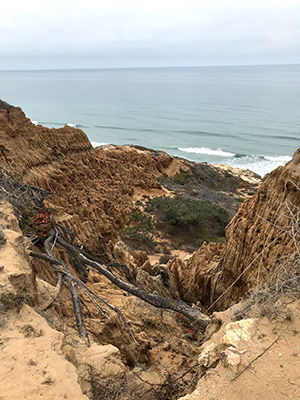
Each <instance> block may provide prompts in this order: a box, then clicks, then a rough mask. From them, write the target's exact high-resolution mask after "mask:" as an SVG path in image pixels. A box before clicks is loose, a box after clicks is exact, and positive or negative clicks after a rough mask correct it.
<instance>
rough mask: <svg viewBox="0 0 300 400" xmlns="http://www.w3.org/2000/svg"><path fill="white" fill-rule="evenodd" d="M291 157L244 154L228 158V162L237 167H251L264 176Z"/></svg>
mask: <svg viewBox="0 0 300 400" xmlns="http://www.w3.org/2000/svg"><path fill="white" fill-rule="evenodd" d="M291 159H292V158H291V157H289V156H277V157H269V156H264V157H262V156H244V157H240V158H236V157H234V158H231V159H229V160H226V164H228V165H231V166H232V167H236V168H241V169H249V170H250V171H253V172H255V173H256V174H258V175H260V176H264V175H266V174H268V173H269V172H271V171H273V169H275V168H277V167H279V166H280V165H284V164H285V163H286V162H288V161H290V160H291Z"/></svg>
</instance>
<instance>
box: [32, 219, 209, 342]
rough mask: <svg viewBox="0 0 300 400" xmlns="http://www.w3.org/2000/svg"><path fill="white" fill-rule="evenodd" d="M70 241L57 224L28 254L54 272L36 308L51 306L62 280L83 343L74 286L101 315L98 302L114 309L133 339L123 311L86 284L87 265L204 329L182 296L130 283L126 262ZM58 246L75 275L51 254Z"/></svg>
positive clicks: (84, 332) (79, 302) (200, 316)
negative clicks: (46, 297)
mask: <svg viewBox="0 0 300 400" xmlns="http://www.w3.org/2000/svg"><path fill="white" fill-rule="evenodd" d="M66 236H69V237H70V239H71V241H72V242H71V241H69V240H68V239H67V237H66ZM73 241H74V235H73V232H71V231H68V230H67V229H66V228H64V227H63V226H62V225H59V226H57V227H55V228H53V229H51V231H50V234H49V236H48V237H47V239H45V241H44V252H31V253H30V255H31V256H32V257H38V258H41V259H44V260H46V261H48V262H50V264H51V266H52V268H53V270H54V271H55V272H56V274H57V275H58V281H57V285H56V289H57V290H56V293H55V295H54V297H53V298H52V299H51V300H50V301H49V302H48V303H47V304H46V305H44V306H43V307H41V309H40V311H41V310H46V309H47V308H49V307H50V306H51V304H52V303H53V302H54V301H55V300H56V299H57V297H58V296H59V293H60V291H61V287H62V286H63V284H65V285H66V286H67V287H68V289H69V291H70V293H71V298H72V302H73V309H74V314H75V318H76V324H77V329H78V332H79V335H80V336H81V337H82V338H83V339H84V340H85V341H86V343H87V344H88V343H89V341H88V335H87V330H86V327H85V324H84V317H83V313H82V308H81V305H82V299H81V296H80V294H79V292H78V289H81V290H83V291H84V292H85V293H86V294H87V295H88V297H89V298H90V299H91V301H92V303H93V304H94V305H95V306H96V307H97V308H98V310H99V311H100V312H101V314H102V315H104V316H107V312H106V311H105V310H104V309H103V308H102V306H101V304H102V305H104V306H106V307H108V308H109V309H111V310H113V311H114V312H116V313H117V315H118V317H119V320H120V322H122V323H123V324H124V325H125V327H126V328H127V330H128V331H129V333H130V335H131V336H132V338H133V339H134V340H135V338H134V335H133V333H132V331H131V329H130V326H129V324H128V322H127V320H126V319H125V317H124V315H123V314H122V312H121V310H119V309H118V308H117V307H115V306H114V305H113V304H110V303H109V302H107V301H106V300H104V299H103V298H101V297H100V296H99V295H98V294H97V293H95V292H94V291H93V290H92V289H90V288H89V287H88V285H87V284H86V281H87V277H88V269H87V267H90V268H92V269H94V270H96V271H97V272H98V273H100V274H101V275H104V276H105V277H106V278H107V279H108V280H109V281H110V282H111V283H113V284H114V285H116V286H117V287H118V288H120V289H122V290H124V291H126V292H127V293H130V294H131V295H134V296H136V297H138V298H140V299H141V300H143V301H145V302H146V303H148V304H151V305H152V306H154V307H157V308H162V309H166V310H172V311H175V312H178V313H180V314H182V315H184V316H185V317H187V318H189V319H190V320H192V321H193V324H194V326H195V325H196V326H198V327H199V328H200V329H202V330H204V329H205V327H206V326H207V324H208V323H209V322H210V318H209V317H208V316H207V315H205V314H203V313H202V312H201V311H200V309H199V308H198V307H194V306H190V305H189V304H187V303H185V302H184V301H182V300H175V299H171V298H165V297H162V296H159V295H157V294H153V293H150V292H149V291H147V290H146V289H144V288H142V287H139V286H136V285H134V284H133V283H132V282H133V278H132V276H131V274H130V270H129V268H128V267H127V266H126V265H123V264H118V263H107V264H105V263H103V262H102V263H101V262H100V260H99V258H98V257H97V256H93V255H92V256H90V253H89V256H87V252H86V251H82V249H81V248H80V247H78V246H76V245H74V243H73ZM58 246H61V247H63V248H64V249H66V250H67V253H68V255H69V262H70V263H71V265H72V266H73V267H74V269H75V271H76V272H77V273H78V275H79V277H76V276H75V275H74V274H72V273H71V271H70V270H69V268H68V266H67V264H66V263H65V262H64V261H62V260H60V259H58V258H56V257H55V255H54V252H53V251H54V248H55V247H58ZM112 268H117V269H118V270H119V271H120V272H121V273H122V274H123V275H124V277H125V279H127V281H126V280H124V279H121V278H120V277H119V276H117V275H115V274H114V272H113V269H112Z"/></svg>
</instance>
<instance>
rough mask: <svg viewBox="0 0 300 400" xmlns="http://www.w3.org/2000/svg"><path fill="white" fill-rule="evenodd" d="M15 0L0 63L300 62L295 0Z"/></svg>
mask: <svg viewBox="0 0 300 400" xmlns="http://www.w3.org/2000/svg"><path fill="white" fill-rule="evenodd" d="M102 3H103V2H102V1H96V0H85V1H83V0H73V1H71V0H60V1H57V0H52V1H49V0H27V1H23V0H15V1H11V2H10V3H8V2H6V3H5V4H2V5H1V19H0V55H1V56H0V63H1V64H0V68H1V69H5V68H47V67H49V68H64V67H66V68H67V67H71V66H73V67H78V68H82V67H93V68H94V67H110V66H112V67H116V66H120V67H122V66H125V67H126V66H146V65H155V66H160V65H161V66H166V65H203V64H204V65H205V64H247V63H250V64H251V63H296V62H300V23H299V21H300V0H284V1H282V0H264V1H262V0H260V1H258V0H252V1H249V2H244V1H241V0H210V1H209V0H207V1H204V0H185V1H183V0H172V1H171V0H160V1H158V0H152V1H151V2H149V1H143V0H111V1H110V2H109V3H108V2H107V4H105V3H104V4H102Z"/></svg>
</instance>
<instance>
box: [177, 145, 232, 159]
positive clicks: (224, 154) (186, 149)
mask: <svg viewBox="0 0 300 400" xmlns="http://www.w3.org/2000/svg"><path fill="white" fill-rule="evenodd" d="M178 150H180V151H184V152H186V153H197V154H208V155H210V156H220V157H234V156H235V154H234V153H230V152H228V151H223V150H222V149H216V150H214V149H210V148H209V147H178Z"/></svg>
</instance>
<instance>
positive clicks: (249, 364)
mask: <svg viewBox="0 0 300 400" xmlns="http://www.w3.org/2000/svg"><path fill="white" fill-rule="evenodd" d="M287 329H288V327H286V328H285V329H284V330H283V332H281V334H280V335H278V336H277V338H276V339H275V340H274V341H273V342H272V343H271V344H270V345H269V346H268V347H267V348H266V349H265V350H264V351H263V352H262V353H260V354H259V355H258V356H256V357H255V358H253V360H251V361H250V362H249V363H248V364H247V365H246V366H245V367H244V368H243V369H242V370H241V371H240V372H239V373H238V374H236V375H235V376H234V377H233V378H232V379H231V382H233V381H235V380H236V379H238V378H239V377H240V376H241V375H242V374H243V373H244V372H245V371H246V370H247V369H248V368H249V367H251V366H252V364H253V363H254V362H255V361H257V360H258V359H259V358H260V357H262V356H263V355H264V354H265V353H266V352H267V351H268V350H270V348H271V347H272V346H274V344H275V343H277V342H278V340H279V339H280V338H281V336H282V335H283V334H284V333H285V332H286V330H287Z"/></svg>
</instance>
